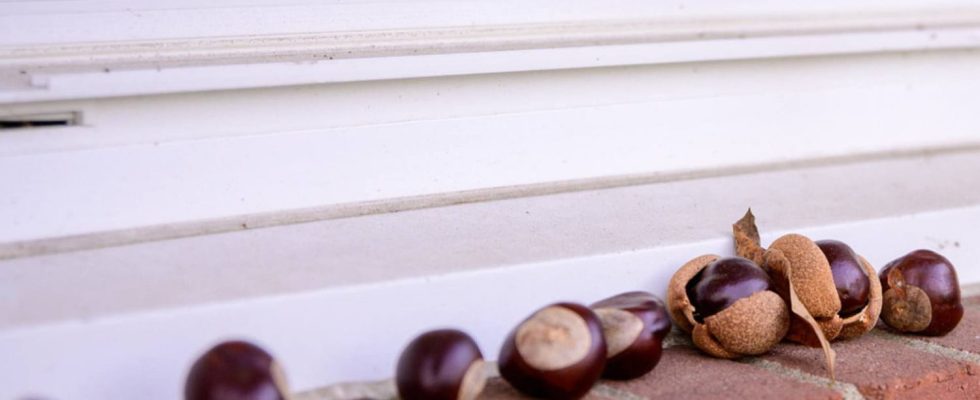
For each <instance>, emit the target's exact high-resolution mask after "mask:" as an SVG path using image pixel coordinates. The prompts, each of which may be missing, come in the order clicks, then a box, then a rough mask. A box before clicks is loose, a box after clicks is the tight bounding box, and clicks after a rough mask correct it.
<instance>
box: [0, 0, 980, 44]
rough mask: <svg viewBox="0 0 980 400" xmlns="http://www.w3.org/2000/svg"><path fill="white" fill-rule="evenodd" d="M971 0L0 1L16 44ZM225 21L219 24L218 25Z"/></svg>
mask: <svg viewBox="0 0 980 400" xmlns="http://www.w3.org/2000/svg"><path fill="white" fill-rule="evenodd" d="M973 6H975V3H973V2H971V1H967V0H943V1H925V0H872V1H862V2H853V1H845V0H828V1H822V2H817V3H814V2H798V1H793V2H768V1H763V0H751V1H743V2H740V3H738V4H732V3H731V2H726V1H721V0H687V1H678V0H670V1H657V2H649V1H642V0H613V1H608V0H606V1H602V0H571V1H557V0H534V1H519V0H505V1H496V2H484V1H474V0H465V1H447V0H383V1H377V0H371V1H364V0H361V1H358V0H353V1H351V0H347V1H331V2H315V1H308V0H306V1H290V2H285V3H283V2H277V1H272V0H247V1H238V0H223V1H209V2H207V3H206V4H201V2H193V1H168V2H165V3H161V2H155V1H149V0H114V1H113V0H109V1H105V0H83V1H43V2H40V1H23V0H21V1H4V2H0V38H2V39H0V46H5V45H14V44H41V43H70V42H96V41H118V40H147V39H162V38H181V37H195V38H199V37H209V36H236V35H264V34H283V33H307V32H325V31H363V30H384V29H400V28H401V29H404V28H431V27H450V26H479V25H514V24H534V23H552V22H561V21H564V22H574V21H604V20H624V19H625V20H630V19H643V18H670V19H674V20H698V19H704V18H710V17H718V16H727V17H729V18H732V19H739V18H745V17H747V16H751V17H755V18H759V17H760V16H762V17H765V16H768V17H772V18H778V17H785V16H787V15H801V14H802V15H814V14H830V15H836V16H838V17H842V16H845V15H855V14H857V15H862V14H873V13H875V12H878V13H881V12H891V13H895V12H903V11H904V12H915V11H918V12H920V13H927V12H930V11H936V10H951V9H952V10H955V9H963V8H971V7H973ZM215 21H221V23H215Z"/></svg>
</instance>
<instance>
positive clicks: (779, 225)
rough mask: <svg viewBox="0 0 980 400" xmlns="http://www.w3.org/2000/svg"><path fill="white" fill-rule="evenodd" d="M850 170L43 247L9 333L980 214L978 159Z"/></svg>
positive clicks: (18, 276) (7, 283) (24, 263)
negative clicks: (854, 225) (744, 223)
mask: <svg viewBox="0 0 980 400" xmlns="http://www.w3.org/2000/svg"><path fill="white" fill-rule="evenodd" d="M854 161H856V160H852V162H850V163H843V164H839V165H838V164H831V165H822V166H811V167H806V168H790V169H783V170H779V171H756V172H754V173H748V174H737V175H726V176H715V177H702V178H700V179H684V180H668V181H655V182H647V183H641V182H634V183H633V184H631V185H626V186H619V187H615V186H613V187H605V188H593V190H587V189H588V188H585V187H578V188H573V189H577V190H574V191H568V192H563V193H551V194H547V195H543V194H540V193H539V195H538V196H529V195H528V194H524V195H523V196H522V197H516V198H511V199H507V200H494V201H483V202H475V203H467V204H458V205H453V206H444V207H430V208H422V209H414V210H405V211H401V212H392V213H378V214H373V215H363V216H355V217H348V218H333V219H326V218H325V219H323V220H320V221H316V222H310V223H305V224H290V225H281V226H274V227H269V228H263V229H248V230H243V231H238V232H228V233H212V234H209V235H205V236H191V237H181V238H176V239H172V240H156V241H152V240H148V239H147V238H137V239H141V240H142V241H139V240H137V241H136V242H131V243H123V244H125V245H123V246H113V247H107V248H95V249H84V248H83V249H81V250H79V251H71V252H59V251H57V250H58V249H50V248H48V249H45V248H40V249H34V250H37V251H38V252H39V253H40V254H38V253H35V254H28V255H29V257H23V254H22V257H20V258H16V259H10V260H4V261H0V316H3V318H0V330H2V329H10V328H16V327H22V326H30V325H38V324H46V323H52V322H58V321H65V320H76V321H85V320H89V319H94V318H96V319H97V318H102V317H106V316H111V315H115V314H120V313H135V312H141V311H146V310H153V309H159V308H174V307H193V306H194V305H197V304H208V303H214V302H219V301H230V300H237V299H241V298H250V297H262V296H274V295H281V294H289V293H296V292H303V291H310V290H320V289H325V288H341V287H354V286H357V285H364V284H372V283H378V282H385V281H392V280H400V279H412V278H418V277H422V276H440V275H444V274H450V273H456V272H462V271H472V270H487V269H495V268H501V267H505V266H508V265H517V264H525V263H529V262H537V261H542V260H554V259H567V258H576V257H587V256H591V255H596V254H611V253H618V252H623V251H630V250H634V249H651V248H657V247H665V246H671V245H677V244H683V243H690V242H696V241H701V240H707V239H712V238H717V237H719V236H720V235H724V234H725V231H727V229H728V226H729V225H730V224H731V222H732V221H733V220H734V219H735V218H736V217H738V216H740V215H741V214H742V213H744V211H745V209H746V208H748V207H753V208H755V209H756V212H757V213H758V214H759V215H760V218H764V219H763V221H764V227H765V228H766V229H767V230H779V229H790V228H794V227H800V226H823V225H830V224H837V223H842V222H848V221H852V220H865V219H877V218H888V217H894V216H901V215H910V214H916V213H922V212H928V211H932V210H937V209H953V208H961V207H971V206H974V205H977V204H980V191H977V190H975V189H974V188H976V187H980V175H977V174H964V173H962V171H974V170H980V150H978V149H974V150H973V151H959V152H947V153H938V154H932V155H928V156H907V157H896V158H888V159H880V160H863V161H862V162H860V163H855V162H854ZM774 188H778V190H774ZM800 199H806V201H801V200H800ZM883 234H884V233H883ZM854 239H855V241H854V243H855V245H857V244H858V243H861V242H862V241H864V240H869V238H861V237H856V238H854ZM952 240H955V238H952V239H951V240H950V243H947V244H945V246H946V247H951V246H953V244H952ZM940 245H942V243H938V242H937V243H936V246H940ZM895 251H898V250H895ZM232 271H233V273H231V274H230V272H232ZM106 283H113V286H114V287H115V289H114V290H112V291H109V292H104V293H103V292H98V293H88V294H82V293H79V292H78V289H77V288H79V287H82V288H88V287H100V286H103V285H105V284H106Z"/></svg>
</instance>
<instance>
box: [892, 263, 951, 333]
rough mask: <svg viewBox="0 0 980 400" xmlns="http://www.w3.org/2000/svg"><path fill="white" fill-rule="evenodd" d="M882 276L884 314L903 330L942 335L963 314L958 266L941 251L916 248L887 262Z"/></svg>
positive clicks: (895, 326) (897, 327)
mask: <svg viewBox="0 0 980 400" xmlns="http://www.w3.org/2000/svg"><path fill="white" fill-rule="evenodd" d="M879 279H880V282H881V287H882V289H883V290H884V291H885V295H884V302H883V307H882V311H881V318H882V319H883V320H884V321H885V323H886V324H888V326H890V327H892V328H894V329H896V330H898V331H900V332H908V333H917V334H920V335H929V336H942V335H945V334H947V333H949V332H950V331H952V330H953V328H955V327H956V325H957V324H959V322H960V319H962V318H963V304H962V303H961V302H960V285H959V281H958V279H957V277H956V269H955V268H953V264H952V263H950V262H949V260H948V259H946V257H943V256H942V255H940V254H937V253H935V252H933V251H930V250H915V251H913V252H911V253H908V254H906V255H904V256H902V257H899V258H898V259H895V260H894V261H892V262H890V263H888V264H887V265H885V268H884V269H882V270H881V273H880V275H879Z"/></svg>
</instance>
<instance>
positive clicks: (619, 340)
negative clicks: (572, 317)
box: [592, 292, 671, 380]
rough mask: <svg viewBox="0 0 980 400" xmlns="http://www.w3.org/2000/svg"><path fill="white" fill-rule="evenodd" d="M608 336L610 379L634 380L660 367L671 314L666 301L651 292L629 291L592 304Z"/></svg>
mask: <svg viewBox="0 0 980 400" xmlns="http://www.w3.org/2000/svg"><path fill="white" fill-rule="evenodd" d="M592 310H593V311H595V313H596V315H598V316H599V320H600V321H601V322H602V329H603V335H604V336H605V339H606V357H607V360H606V368H605V370H604V371H603V373H602V376H603V377H605V378H609V379H621V380H622V379H633V378H637V377H640V376H642V375H644V374H646V373H648V372H650V371H651V370H653V369H654V367H656V366H657V363H659V362H660V356H661V354H662V352H663V339H664V337H665V336H667V333H669V332H670V327H671V324H670V317H669V316H668V315H667V308H666V307H665V306H664V304H663V302H662V301H661V300H660V299H659V298H657V296H654V295H653V294H650V293H647V292H627V293H622V294H619V295H616V296H613V297H609V298H607V299H603V300H600V301H598V302H596V303H594V304H592Z"/></svg>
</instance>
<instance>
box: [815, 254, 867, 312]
mask: <svg viewBox="0 0 980 400" xmlns="http://www.w3.org/2000/svg"><path fill="white" fill-rule="evenodd" d="M815 243H816V245H817V247H819V248H820V251H821V252H823V255H824V257H827V261H828V262H829V263H830V272H831V274H832V275H833V277H834V286H836V287H837V298H839V299H840V304H841V307H840V312H838V315H841V316H847V315H853V314H855V313H857V312H858V311H860V310H861V309H862V308H864V306H865V305H866V304H868V298H869V297H870V293H869V292H870V290H871V289H870V286H871V283H870V279H868V275H867V274H865V273H864V268H863V267H862V266H861V262H860V261H858V259H857V254H854V250H852V249H851V247H850V246H848V245H847V244H845V243H844V242H841V241H837V240H818V241H816V242H815Z"/></svg>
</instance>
